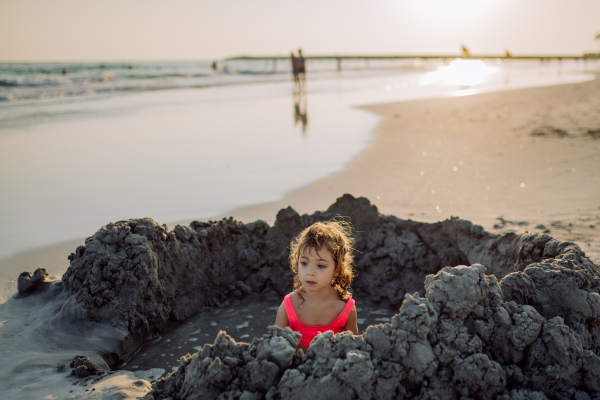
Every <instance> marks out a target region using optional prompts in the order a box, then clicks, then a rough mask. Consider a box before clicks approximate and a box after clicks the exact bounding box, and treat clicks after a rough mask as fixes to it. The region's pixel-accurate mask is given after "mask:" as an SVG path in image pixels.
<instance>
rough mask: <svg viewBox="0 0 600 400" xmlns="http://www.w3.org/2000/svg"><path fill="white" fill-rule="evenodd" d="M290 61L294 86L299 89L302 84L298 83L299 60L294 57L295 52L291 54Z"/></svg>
mask: <svg viewBox="0 0 600 400" xmlns="http://www.w3.org/2000/svg"><path fill="white" fill-rule="evenodd" d="M290 61H291V63H292V74H293V78H294V85H295V86H296V87H299V86H300V82H299V81H298V58H297V57H296V56H295V55H294V52H293V51H292V52H291V53H290Z"/></svg>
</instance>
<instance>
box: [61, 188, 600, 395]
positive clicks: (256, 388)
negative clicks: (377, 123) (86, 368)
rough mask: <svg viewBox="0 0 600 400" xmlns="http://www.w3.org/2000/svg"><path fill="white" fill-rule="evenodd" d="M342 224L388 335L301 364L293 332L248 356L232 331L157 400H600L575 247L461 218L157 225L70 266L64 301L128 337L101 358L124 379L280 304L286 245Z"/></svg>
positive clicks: (340, 341) (107, 236) (167, 384)
mask: <svg viewBox="0 0 600 400" xmlns="http://www.w3.org/2000/svg"><path fill="white" fill-rule="evenodd" d="M338 215H341V216H344V217H348V218H349V219H350V221H351V222H352V224H353V227H354V229H355V231H356V249H357V254H356V264H357V271H358V276H357V278H356V280H355V281H354V282H353V284H352V287H353V291H354V295H355V296H356V297H357V298H368V299H370V300H372V301H373V302H375V303H380V304H383V305H385V306H390V307H400V306H401V308H400V311H399V313H398V314H396V315H395V316H393V317H392V318H391V320H390V322H389V323H384V324H379V325H373V326H370V327H369V328H367V330H366V331H365V332H364V333H363V334H362V335H361V336H356V337H353V336H352V335H351V334H350V333H347V332H345V333H342V334H338V335H333V334H332V333H331V332H328V333H325V334H322V335H320V336H318V337H317V338H316V339H315V340H314V341H313V343H312V345H311V347H310V349H309V350H308V353H307V354H306V355H305V356H304V357H300V356H298V355H294V348H295V346H296V344H297V343H298V341H299V335H298V334H296V333H294V332H292V331H290V330H289V329H285V330H281V329H279V328H277V327H269V330H268V334H266V335H264V336H263V337H262V338H255V339H254V340H253V341H252V343H251V344H247V343H236V342H235V341H234V340H233V339H231V338H230V337H229V336H228V335H227V334H226V333H225V332H221V333H219V335H218V336H217V338H216V339H215V341H214V344H213V345H205V346H204V347H203V348H202V349H201V350H200V351H199V352H198V353H196V354H194V355H188V356H186V357H184V358H182V360H181V366H180V367H179V369H177V370H176V371H174V372H173V373H171V374H170V375H168V376H167V377H166V378H163V379H160V380H158V381H157V382H155V383H154V384H153V391H152V392H150V393H149V394H148V395H147V398H148V399H151V398H154V399H162V398H167V397H172V398H174V399H184V398H185V399H194V398H202V399H210V398H215V399H216V398H223V399H229V398H231V399H259V398H269V399H296V398H297V399H305V398H313V399H320V398H329V397H331V396H333V395H335V397H336V398H364V399H371V398H372V399H398V398H431V397H434V396H438V397H439V398H444V399H446V398H448V399H458V398H460V397H471V398H502V399H525V398H539V399H543V398H553V397H569V398H571V397H578V396H581V398H588V397H587V394H586V393H588V394H591V395H595V396H598V395H600V358H599V357H598V354H600V319H599V318H600V295H599V294H598V293H599V292H600V275H599V273H598V267H596V266H595V265H594V264H593V263H592V262H591V261H590V260H589V259H588V258H586V257H585V254H584V253H583V251H581V249H580V248H579V247H578V246H577V245H575V244H573V243H570V242H559V241H557V240H554V239H552V238H551V237H549V236H547V235H538V234H525V235H516V234H505V235H496V234H491V233H488V232H485V231H484V230H483V228H481V227H480V226H477V225H473V224H472V223H470V222H468V221H464V220H460V219H458V218H452V219H450V220H446V221H442V222H438V223H434V224H427V223H420V222H415V221H410V220H401V219H398V218H396V217H394V216H384V215H381V214H379V213H378V211H377V209H376V207H375V206H373V205H371V204H370V203H369V201H368V200H367V199H364V198H358V199H356V198H354V197H352V196H350V195H344V196H343V197H341V198H339V199H338V200H337V201H336V203H335V204H333V205H332V206H331V207H330V208H329V209H328V210H327V211H326V212H316V213H314V214H313V215H302V216H300V215H299V214H298V213H296V211H294V210H293V209H292V208H287V209H283V210H281V211H280V212H279V213H278V214H277V220H276V221H275V224H274V226H273V227H270V226H269V225H268V224H267V223H265V222H263V221H256V222H253V223H249V224H243V223H241V222H237V221H234V220H233V219H225V220H221V221H209V222H198V221H194V222H192V223H191V224H190V226H189V227H188V226H176V227H175V229H173V230H172V231H168V230H167V228H166V226H160V225H158V224H157V223H156V222H155V221H153V220H152V219H149V218H148V219H137V220H127V221H120V222H117V223H114V224H112V223H111V224H108V225H106V226H104V227H102V228H101V229H100V230H99V231H98V232H96V233H95V235H94V236H92V237H90V238H88V239H87V240H86V244H85V246H80V247H78V248H77V250H76V251H75V253H73V254H72V255H71V256H70V259H71V265H70V267H69V269H68V271H67V272H66V273H65V275H64V276H63V279H62V282H63V283H64V285H63V286H64V290H67V291H69V292H70V293H71V297H73V298H74V299H75V300H76V302H77V303H78V304H79V305H80V306H82V307H83V308H84V309H85V311H86V316H87V318H88V319H90V320H92V321H98V322H103V323H107V324H111V325H112V326H113V327H114V329H116V330H120V331H122V332H123V333H124V339H123V340H122V341H121V342H119V343H112V342H111V345H110V346H108V345H107V346H106V347H107V348H106V349H105V351H104V352H103V355H104V357H105V359H107V360H108V362H109V363H110V364H111V365H115V364H116V363H117V362H122V361H124V360H126V359H128V358H129V357H130V356H131V355H132V354H133V353H134V352H135V351H136V350H137V349H138V348H139V347H140V346H141V345H142V344H143V343H144V341H145V340H147V339H148V338H150V337H151V336H152V335H154V334H156V333H157V332H160V331H161V330H162V329H164V328H166V327H168V326H172V325H176V324H180V323H182V322H183V321H185V320H186V319H187V318H188V317H190V316H192V315H194V314H196V313H198V312H201V311H203V310H207V309H215V308H221V307H227V306H230V305H231V304H233V303H235V302H237V301H238V300H240V301H241V300H243V301H249V300H253V299H256V300H265V301H272V300H281V299H282V298H283V296H284V295H285V294H286V293H288V292H289V291H290V290H291V278H290V275H289V267H288V262H287V256H288V250H287V249H288V246H289V243H290V240H291V238H292V237H293V236H294V235H296V234H297V233H298V232H299V231H300V230H301V229H302V228H304V227H305V226H307V225H309V224H311V223H313V222H315V221H317V220H324V219H331V218H333V217H335V216H338ZM468 265H470V266H468ZM449 266H452V267H449ZM499 280H500V282H499ZM592 397H593V396H592Z"/></svg>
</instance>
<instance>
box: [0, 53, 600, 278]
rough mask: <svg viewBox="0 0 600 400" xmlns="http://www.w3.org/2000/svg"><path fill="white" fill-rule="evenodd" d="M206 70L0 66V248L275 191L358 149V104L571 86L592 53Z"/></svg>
mask: <svg viewBox="0 0 600 400" xmlns="http://www.w3.org/2000/svg"><path fill="white" fill-rule="evenodd" d="M210 66H211V62H209V61H204V62H191V61H190V62H154V63H151V62H145V63H69V64H60V63H52V64H49V63H21V64H14V63H13V64H7V63H4V64H0V187H1V188H2V190H0V258H2V257H7V256H11V255H14V254H16V253H18V252H20V251H26V250H28V249H31V248H35V247H39V246H44V245H49V244H52V243H56V242H61V241H65V240H70V239H78V238H81V239H83V238H85V237H87V236H90V235H92V234H93V233H94V232H95V231H96V230H97V229H99V228H100V227H101V226H102V225H104V224H106V223H108V222H111V221H118V220H122V219H127V218H140V217H152V218H154V219H155V220H157V221H158V222H159V223H161V224H162V223H170V222H172V221H182V220H184V221H191V220H194V219H209V218H211V217H214V216H216V215H222V214H225V213H227V212H228V211H229V210H233V209H235V208H238V207H242V206H247V205H251V204H258V203H262V202H268V201H274V200H278V199H282V198H284V197H285V195H286V193H289V192H290V191H292V190H295V189H298V188H301V187H302V186H304V185H307V184H309V183H311V182H314V181H316V180H318V179H322V178H324V177H326V176H329V175H331V174H333V173H335V172H336V171H340V170H342V169H343V168H345V166H346V165H347V164H348V163H349V162H350V161H352V159H354V158H355V157H356V156H357V155H358V154H359V153H360V152H361V151H362V150H364V149H365V148H366V147H367V146H368V145H369V143H370V141H371V138H372V137H373V134H374V132H375V129H376V127H377V124H378V122H379V119H378V117H377V116H375V115H373V114H371V113H368V112H366V111H364V110H361V109H357V108H356V106H359V105H363V104H371V103H378V102H388V101H403V100H412V99H422V98H429V97H443V96H462V95H470V94H474V93H478V92H482V91H492V90H510V89H515V88H521V87H531V86H543V85H554V84H559V83H568V82H581V81H585V80H589V79H592V78H593V76H592V75H590V74H589V73H587V71H590V70H593V69H594V68H597V67H598V62H597V61H596V62H592V61H589V62H586V63H584V62H583V61H580V62H574V61H573V62H571V61H569V62H567V61H563V62H561V63H559V62H550V63H540V62H538V61H532V62H521V61H511V62H500V61H499V60H497V61H494V60H492V61H486V62H483V61H477V60H468V61H464V60H455V61H452V62H442V61H423V60H414V61H411V60H395V61H394V60H392V61H386V60H383V61H370V62H366V61H353V62H349V61H348V62H344V63H343V65H342V68H343V69H342V71H341V72H338V71H337V70H336V65H335V62H331V61H309V62H308V65H307V71H308V72H307V83H306V88H305V90H303V91H296V90H295V89H294V86H293V83H292V81H291V76H290V73H289V69H290V68H289V64H288V62H287V61H285V62H284V61H278V62H277V64H276V65H273V62H272V61H267V62H264V61H255V62H251V61H230V62H220V63H219V69H218V71H217V72H214V71H212V69H211V68H210ZM63 69H65V73H64V74H63ZM169 228H173V226H169ZM65 257H66V255H65ZM62 272H63V271H50V273H51V274H60V273H62ZM0 279H2V280H3V283H6V279H9V278H7V277H5V276H2V271H0ZM12 279H14V277H12Z"/></svg>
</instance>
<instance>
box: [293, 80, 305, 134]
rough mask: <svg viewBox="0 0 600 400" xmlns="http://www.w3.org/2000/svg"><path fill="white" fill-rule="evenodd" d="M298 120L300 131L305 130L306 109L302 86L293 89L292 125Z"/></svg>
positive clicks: (296, 123)
mask: <svg viewBox="0 0 600 400" xmlns="http://www.w3.org/2000/svg"><path fill="white" fill-rule="evenodd" d="M298 121H300V122H301V123H302V133H304V132H306V125H307V124H308V114H307V110H306V90H305V89H304V88H303V87H302V88H300V89H299V90H294V125H298Z"/></svg>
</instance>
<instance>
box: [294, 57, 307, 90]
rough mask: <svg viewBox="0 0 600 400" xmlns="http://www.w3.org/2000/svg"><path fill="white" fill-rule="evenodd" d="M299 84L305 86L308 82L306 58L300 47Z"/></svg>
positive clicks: (298, 60) (298, 59) (298, 61)
mask: <svg viewBox="0 0 600 400" xmlns="http://www.w3.org/2000/svg"><path fill="white" fill-rule="evenodd" d="M296 62H297V63H298V85H299V86H304V85H305V84H306V60H305V59H304V56H303V55H302V49H298V58H297V60H296Z"/></svg>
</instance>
